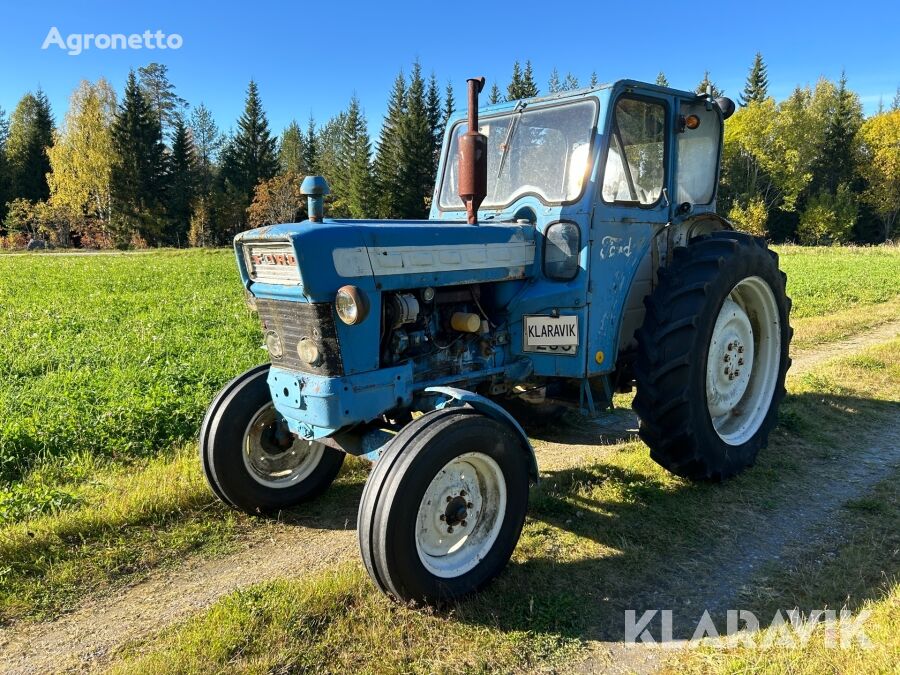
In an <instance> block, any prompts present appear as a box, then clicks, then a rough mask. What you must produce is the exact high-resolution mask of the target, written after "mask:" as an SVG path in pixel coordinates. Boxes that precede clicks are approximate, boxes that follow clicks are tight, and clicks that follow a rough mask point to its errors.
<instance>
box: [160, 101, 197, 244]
mask: <svg viewBox="0 0 900 675" xmlns="http://www.w3.org/2000/svg"><path fill="white" fill-rule="evenodd" d="M169 165H170V176H169V194H168V198H167V200H166V206H167V207H168V212H169V219H170V223H171V227H170V230H169V243H174V244H178V245H181V244H183V243H185V242H186V241H187V237H188V233H189V230H190V225H191V213H192V209H193V205H194V199H195V197H196V188H197V178H198V176H197V157H196V154H195V151H194V143H193V141H192V140H191V134H190V132H189V131H188V128H187V125H186V124H185V123H184V119H183V118H182V117H181V116H178V117H176V118H175V122H174V126H173V129H172V156H171V159H170V162H169Z"/></svg>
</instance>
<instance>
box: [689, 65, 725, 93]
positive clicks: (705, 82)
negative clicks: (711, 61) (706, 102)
mask: <svg viewBox="0 0 900 675" xmlns="http://www.w3.org/2000/svg"><path fill="white" fill-rule="evenodd" d="M694 91H696V92H697V93H698V94H701V95H702V94H705V93H707V91H709V94H710V95H711V96H712V97H713V98H718V97H719V96H722V95H723V94H724V93H725V90H724V89H719V88H718V87H717V86H716V83H715V82H713V81H712V80H711V79H709V71H708V70H707V71H705V72H704V73H703V79H702V80H700V84H698V85H697V88H696V89H695V90H694Z"/></svg>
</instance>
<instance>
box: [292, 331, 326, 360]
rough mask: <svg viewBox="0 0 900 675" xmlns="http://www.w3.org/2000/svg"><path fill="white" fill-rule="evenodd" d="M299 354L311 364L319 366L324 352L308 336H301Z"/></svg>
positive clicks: (298, 346)
mask: <svg viewBox="0 0 900 675" xmlns="http://www.w3.org/2000/svg"><path fill="white" fill-rule="evenodd" d="M297 356H299V357H300V359H301V360H303V361H306V363H308V364H309V365H311V366H318V365H319V364H320V363H322V352H320V351H319V347H318V346H317V345H316V343H315V342H313V341H312V340H310V339H309V338H308V337H305V338H301V339H300V342H298V343H297Z"/></svg>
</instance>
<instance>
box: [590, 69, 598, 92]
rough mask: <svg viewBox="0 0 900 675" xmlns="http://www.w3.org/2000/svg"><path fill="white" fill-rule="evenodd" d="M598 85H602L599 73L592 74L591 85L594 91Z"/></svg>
mask: <svg viewBox="0 0 900 675" xmlns="http://www.w3.org/2000/svg"><path fill="white" fill-rule="evenodd" d="M598 84H600V79H599V78H598V77H597V71H596V70H595V71H593V72H591V84H590V87H591V88H592V89H593V88H594V87H596V86H597V85H598Z"/></svg>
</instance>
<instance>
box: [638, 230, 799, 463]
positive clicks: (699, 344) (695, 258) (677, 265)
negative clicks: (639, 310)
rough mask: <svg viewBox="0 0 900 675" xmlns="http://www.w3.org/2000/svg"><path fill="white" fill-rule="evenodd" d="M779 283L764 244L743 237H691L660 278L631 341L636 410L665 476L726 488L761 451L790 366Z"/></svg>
mask: <svg viewBox="0 0 900 675" xmlns="http://www.w3.org/2000/svg"><path fill="white" fill-rule="evenodd" d="M785 280H786V277H785V275H784V273H783V272H781V271H780V270H779V269H778V256H777V255H776V254H775V253H774V252H773V251H770V250H769V249H768V248H767V247H766V244H765V241H764V240H763V239H758V238H754V237H751V236H749V235H747V234H743V233H740V232H715V233H713V234H711V235H705V236H702V237H698V238H697V239H695V240H693V241H692V242H691V244H689V245H688V246H687V247H679V248H676V249H675V251H674V258H673V261H672V264H671V265H670V266H669V267H668V268H666V269H661V270H660V271H659V285H658V286H657V287H656V289H655V290H654V291H653V293H652V294H651V295H650V296H649V297H648V298H647V299H646V300H645V305H646V307H647V313H646V317H645V320H644V325H643V326H642V327H641V328H640V330H639V331H638V332H637V334H636V335H637V341H638V355H637V361H636V363H635V378H636V381H637V394H636V395H635V398H634V403H633V406H634V410H635V412H636V413H637V414H638V417H640V421H641V423H640V436H641V439H642V440H643V441H644V442H645V443H646V444H647V445H648V446H649V447H650V455H651V457H652V458H653V459H654V460H655V461H656V462H658V463H659V464H660V465H662V466H663V467H665V468H666V469H668V470H669V471H671V472H672V473H674V474H677V475H679V476H682V477H685V478H689V479H700V480H721V479H724V478H728V477H730V476H733V475H735V474H737V473H739V472H740V471H742V470H743V469H744V468H746V467H748V466H750V465H752V464H753V462H754V461H755V459H756V456H757V454H758V453H759V450H760V449H761V448H763V447H765V446H766V445H767V443H768V437H769V433H770V432H771V431H772V429H773V428H774V427H775V424H776V421H777V414H778V406H779V404H780V403H781V400H782V399H783V398H784V396H785V389H784V380H785V376H786V374H787V369H788V367H789V366H790V358H789V357H788V347H789V343H790V339H791V335H792V330H791V328H790V325H789V323H788V322H789V314H790V307H791V302H790V299H789V298H788V297H787V296H786V295H785Z"/></svg>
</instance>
